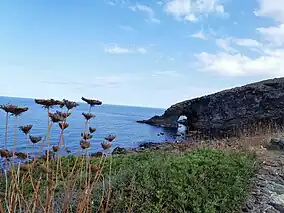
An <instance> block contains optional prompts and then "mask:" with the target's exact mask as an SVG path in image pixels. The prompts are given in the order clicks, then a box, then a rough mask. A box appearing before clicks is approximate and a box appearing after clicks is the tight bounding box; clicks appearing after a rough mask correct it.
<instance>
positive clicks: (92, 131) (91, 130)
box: [89, 127, 97, 134]
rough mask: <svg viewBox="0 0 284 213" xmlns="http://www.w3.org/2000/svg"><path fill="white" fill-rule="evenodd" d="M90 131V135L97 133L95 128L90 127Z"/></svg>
mask: <svg viewBox="0 0 284 213" xmlns="http://www.w3.org/2000/svg"><path fill="white" fill-rule="evenodd" d="M89 131H90V133H91V134H92V133H94V132H95V131H97V129H96V128H93V127H89Z"/></svg>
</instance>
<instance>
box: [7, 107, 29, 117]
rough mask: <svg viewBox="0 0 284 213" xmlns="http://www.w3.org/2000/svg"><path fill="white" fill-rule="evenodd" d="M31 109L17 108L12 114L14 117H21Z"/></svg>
mask: <svg viewBox="0 0 284 213" xmlns="http://www.w3.org/2000/svg"><path fill="white" fill-rule="evenodd" d="M28 110H29V108H28V107H17V108H15V109H14V111H13V112H11V113H12V115H13V116H20V115H21V114H22V113H24V112H26V111H28Z"/></svg>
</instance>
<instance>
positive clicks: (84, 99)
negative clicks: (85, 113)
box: [82, 97, 102, 106]
mask: <svg viewBox="0 0 284 213" xmlns="http://www.w3.org/2000/svg"><path fill="white" fill-rule="evenodd" d="M82 101H85V102H86V103H87V104H89V105H91V106H95V105H102V102H101V101H99V100H95V99H88V98H84V97H82Z"/></svg>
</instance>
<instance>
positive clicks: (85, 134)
mask: <svg viewBox="0 0 284 213" xmlns="http://www.w3.org/2000/svg"><path fill="white" fill-rule="evenodd" d="M81 137H82V138H83V139H84V140H90V139H91V138H92V137H93V136H92V135H91V134H90V133H81Z"/></svg>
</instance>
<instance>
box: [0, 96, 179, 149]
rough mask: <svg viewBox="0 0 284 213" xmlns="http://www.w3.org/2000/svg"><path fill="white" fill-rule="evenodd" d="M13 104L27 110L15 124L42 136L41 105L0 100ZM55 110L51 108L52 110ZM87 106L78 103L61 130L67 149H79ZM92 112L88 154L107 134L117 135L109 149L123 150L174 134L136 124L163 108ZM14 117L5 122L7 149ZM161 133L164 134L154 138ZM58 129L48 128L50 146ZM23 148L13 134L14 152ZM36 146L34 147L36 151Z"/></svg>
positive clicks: (0, 121)
mask: <svg viewBox="0 0 284 213" xmlns="http://www.w3.org/2000/svg"><path fill="white" fill-rule="evenodd" d="M7 103H10V104H15V105H19V106H27V107H29V111H28V112H26V113H24V114H23V115H22V116H20V117H19V119H18V121H17V123H18V125H19V126H20V125H28V124H31V125H33V128H32V131H31V135H34V136H43V137H44V136H45V134H46V130H47V113H46V110H45V109H43V108H42V107H41V106H39V105H36V104H35V103H34V100H32V99H21V98H9V97H0V105H1V104H7ZM56 109H57V108H54V109H53V110H54V111H55V110H56ZM87 111H88V106H87V105H86V104H83V103H82V104H80V106H79V107H77V108H76V109H75V110H73V111H72V115H71V116H70V117H69V118H68V123H69V124H70V126H69V128H67V129H66V130H65V134H64V140H65V144H66V146H67V148H68V149H70V150H71V151H72V152H77V150H78V149H79V148H80V145H79V141H80V134H81V132H83V131H84V119H83V116H82V115H81V114H82V112H87ZM92 112H93V113H94V114H95V115H96V117H95V118H94V119H93V120H92V121H91V126H92V127H96V128H97V131H96V132H95V133H94V138H93V139H92V145H91V149H90V153H92V152H96V151H101V147H100V142H102V140H103V139H104V137H106V136H108V135H109V134H114V135H116V136H117V138H116V140H115V141H114V142H113V148H115V147H117V146H119V147H125V148H135V147H137V146H138V145H139V144H140V143H143V142H164V141H171V140H173V136H172V135H174V134H175V133H176V132H172V131H169V130H168V131H166V130H164V129H162V128H159V127H153V126H150V125H146V124H139V123H136V121H137V120H143V119H148V118H150V117H152V116H154V115H157V114H162V113H163V112H164V109H154V108H141V107H129V106H114V105H101V106H97V107H94V108H93V110H92ZM15 125H16V122H15V118H14V117H10V119H9V144H8V149H10V150H11V149H12V147H13V139H14V129H13V128H14V126H15ZM161 132H164V133H165V134H164V135H161V136H158V134H159V133H161ZM59 134H60V128H59V127H58V125H54V126H53V127H52V129H51V145H57V144H58V141H59ZM4 138H5V113H4V112H3V111H1V112H0V141H1V144H0V147H1V148H4V141H5V140H4ZM25 147H26V142H25V136H24V135H23V134H22V133H21V132H20V131H19V130H18V131H17V151H24V150H25ZM28 148H29V152H32V144H31V143H30V144H29V147H28ZM38 148H39V145H37V146H36V150H37V149H38Z"/></svg>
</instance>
